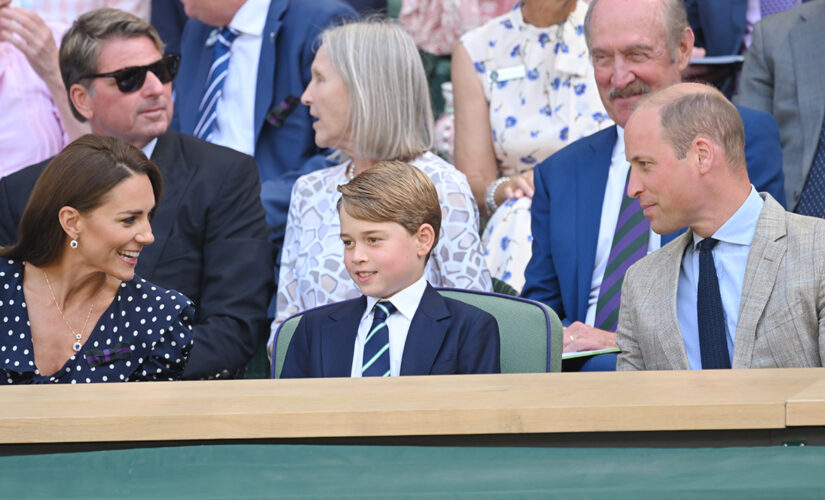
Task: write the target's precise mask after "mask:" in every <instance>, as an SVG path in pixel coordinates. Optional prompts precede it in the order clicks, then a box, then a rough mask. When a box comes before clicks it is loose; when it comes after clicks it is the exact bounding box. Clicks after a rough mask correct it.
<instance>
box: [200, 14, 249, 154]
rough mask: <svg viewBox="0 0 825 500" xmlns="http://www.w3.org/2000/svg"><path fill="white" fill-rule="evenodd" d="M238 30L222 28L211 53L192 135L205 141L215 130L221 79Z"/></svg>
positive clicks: (225, 71) (209, 138)
mask: <svg viewBox="0 0 825 500" xmlns="http://www.w3.org/2000/svg"><path fill="white" fill-rule="evenodd" d="M237 36H238V32H237V31H235V30H233V29H232V28H229V27H228V26H227V27H225V28H223V29H222V30H221V31H220V32H219V33H218V36H217V39H216V41H215V47H214V52H213V54H212V66H211V67H210V68H209V74H208V75H207V76H206V84H205V85H204V87H203V98H202V99H201V102H200V105H198V116H199V118H198V124H197V125H196V126H195V131H194V134H193V135H194V136H195V137H198V138H200V139H203V140H205V141H209V140H211V139H212V133H213V132H214V131H215V120H216V119H217V117H218V102H219V101H220V99H221V94H222V93H223V90H222V89H223V81H224V80H225V79H226V73H227V71H228V70H229V56H230V52H229V49H230V47H232V42H233V41H234V40H235V38H237Z"/></svg>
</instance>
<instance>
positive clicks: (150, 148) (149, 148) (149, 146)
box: [140, 137, 158, 160]
mask: <svg viewBox="0 0 825 500" xmlns="http://www.w3.org/2000/svg"><path fill="white" fill-rule="evenodd" d="M157 145H158V138H157V137H155V138H154V139H152V140H151V141H149V142H147V143H146V145H145V146H143V147H142V148H140V150H141V151H143V154H145V155H146V158H149V159H150V160H151V159H152V153H154V152H155V146H157Z"/></svg>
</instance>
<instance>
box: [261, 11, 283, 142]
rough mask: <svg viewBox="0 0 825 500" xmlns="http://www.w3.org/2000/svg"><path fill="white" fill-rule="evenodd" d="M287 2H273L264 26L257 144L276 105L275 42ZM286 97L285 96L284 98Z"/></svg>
mask: <svg viewBox="0 0 825 500" xmlns="http://www.w3.org/2000/svg"><path fill="white" fill-rule="evenodd" d="M287 4H288V1H287V0H272V3H271V4H270V6H269V12H268V13H267V16H266V23H265V24H264V31H263V34H262V36H263V39H262V40H261V56H260V58H259V59H258V80H257V82H256V83H255V121H254V125H255V143H256V144H257V142H258V137H259V135H260V133H261V129H262V128H263V126H264V120H265V119H266V114H267V113H268V112H269V110H270V109H271V108H272V107H273V105H274V104H275V103H274V102H273V98H274V93H275V85H274V83H273V82H275V81H277V80H275V68H276V62H277V61H276V51H275V40H276V39H277V38H278V31H280V29H281V18H282V17H283V15H284V13H285V12H286V7H287ZM284 97H285V96H284Z"/></svg>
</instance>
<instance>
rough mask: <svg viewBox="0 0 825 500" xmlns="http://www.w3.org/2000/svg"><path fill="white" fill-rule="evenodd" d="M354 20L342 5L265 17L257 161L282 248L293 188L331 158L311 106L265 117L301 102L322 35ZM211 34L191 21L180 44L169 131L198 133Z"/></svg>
mask: <svg viewBox="0 0 825 500" xmlns="http://www.w3.org/2000/svg"><path fill="white" fill-rule="evenodd" d="M355 17H356V14H355V11H353V10H352V8H351V7H350V6H349V5H347V4H346V3H344V2H341V1H340V0H312V1H307V0H272V2H271V3H270V5H269V11H268V12H267V13H266V23H265V24H264V31H263V41H262V44H261V55H260V58H259V62H258V78H257V82H256V84H255V116H254V118H253V123H254V127H255V161H256V163H257V164H258V172H259V174H260V180H261V198H262V201H263V203H264V209H265V210H266V218H267V224H268V225H269V227H270V230H271V231H272V232H271V235H270V237H271V239H272V241H273V242H274V243H275V244H276V245H277V246H278V247H279V248H280V245H282V244H283V238H284V232H285V231H286V216H287V212H288V210H289V197H290V195H291V194H292V185H293V184H294V183H295V180H296V179H297V178H298V177H300V176H301V175H304V174H307V173H310V172H312V171H314V170H317V169H319V168H323V167H326V166H328V164H327V162H326V160H325V156H326V154H327V151H325V150H321V149H319V148H318V147H317V146H316V145H315V132H314V130H313V129H312V118H311V117H310V116H309V108H308V107H306V106H304V105H303V104H300V103H298V104H297V105H296V106H295V108H294V109H293V110H292V111H291V112H290V113H289V114H288V115H286V118H285V119H284V120H283V123H282V124H280V125H278V124H273V123H270V122H269V121H268V120H267V114H268V113H269V112H270V111H273V110H275V109H276V108H278V107H279V105H280V104H281V103H283V102H284V100H285V99H286V98H287V97H290V96H292V97H295V98H300V97H301V94H302V93H303V92H304V89H305V88H306V86H307V85H308V84H309V80H310V77H311V74H310V66H311V65H312V61H313V59H314V58H315V49H316V48H317V46H318V41H317V38H318V35H319V34H320V32H321V31H322V30H323V29H324V28H326V27H329V26H331V25H335V24H336V23H339V22H340V20H341V19H344V18H355ZM214 29H215V28H214V27H212V26H209V25H206V24H204V23H202V22H201V21H199V20H197V19H190V20H189V21H188V22H187V23H186V27H185V28H184V31H183V35H182V37H181V65H180V70H179V71H178V76H177V79H176V80H175V90H176V94H175V96H176V97H175V115H174V116H175V117H174V118H173V120H172V127H173V128H175V129H177V130H180V131H181V132H184V133H187V134H192V133H193V132H194V130H195V125H196V124H197V121H198V103H199V102H200V99H201V97H202V95H203V86H204V83H205V82H206V76H207V74H208V72H209V68H210V67H211V65H212V50H211V49H206V47H205V46H206V41H207V39H208V38H209V35H210V33H212V31H213V30H214ZM230 64H231V62H230ZM275 276H276V278H277V276H278V273H277V272H276V273H275Z"/></svg>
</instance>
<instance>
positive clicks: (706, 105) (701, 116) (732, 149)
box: [648, 86, 746, 168]
mask: <svg viewBox="0 0 825 500" xmlns="http://www.w3.org/2000/svg"><path fill="white" fill-rule="evenodd" d="M660 101H664V102H661V104H660V106H661V107H660V109H659V116H660V122H659V124H660V126H661V127H662V137H663V138H664V140H665V141H666V142H667V143H668V145H670V147H671V148H672V149H673V152H674V154H675V155H676V157H677V158H679V159H683V158H685V157H686V156H687V152H688V150H689V149H690V147H691V145H692V144H693V140H694V139H696V138H697V137H699V136H703V137H707V138H708V139H710V140H711V141H713V142H714V143H716V144H717V145H719V146H721V147H722V149H723V151H724V152H725V158H726V159H727V163H728V165H730V166H731V167H733V168H737V167H742V168H744V167H745V165H746V161H745V125H744V124H743V123H742V116H741V115H740V114H739V111H738V110H737V109H736V107H735V106H734V105H733V104H731V102H730V101H729V100H728V99H727V98H726V97H725V96H724V95H722V93H721V92H719V91H717V90H716V89H714V88H713V87H710V86H707V89H706V90H705V91H702V90H697V91H693V92H690V91H688V92H686V93H684V94H682V95H677V96H675V97H669V98H662V97H660V96H657V95H656V94H654V95H652V96H651V97H650V99H649V100H648V103H649V104H650V105H652V106H656V105H657V104H659V102H660Z"/></svg>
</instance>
